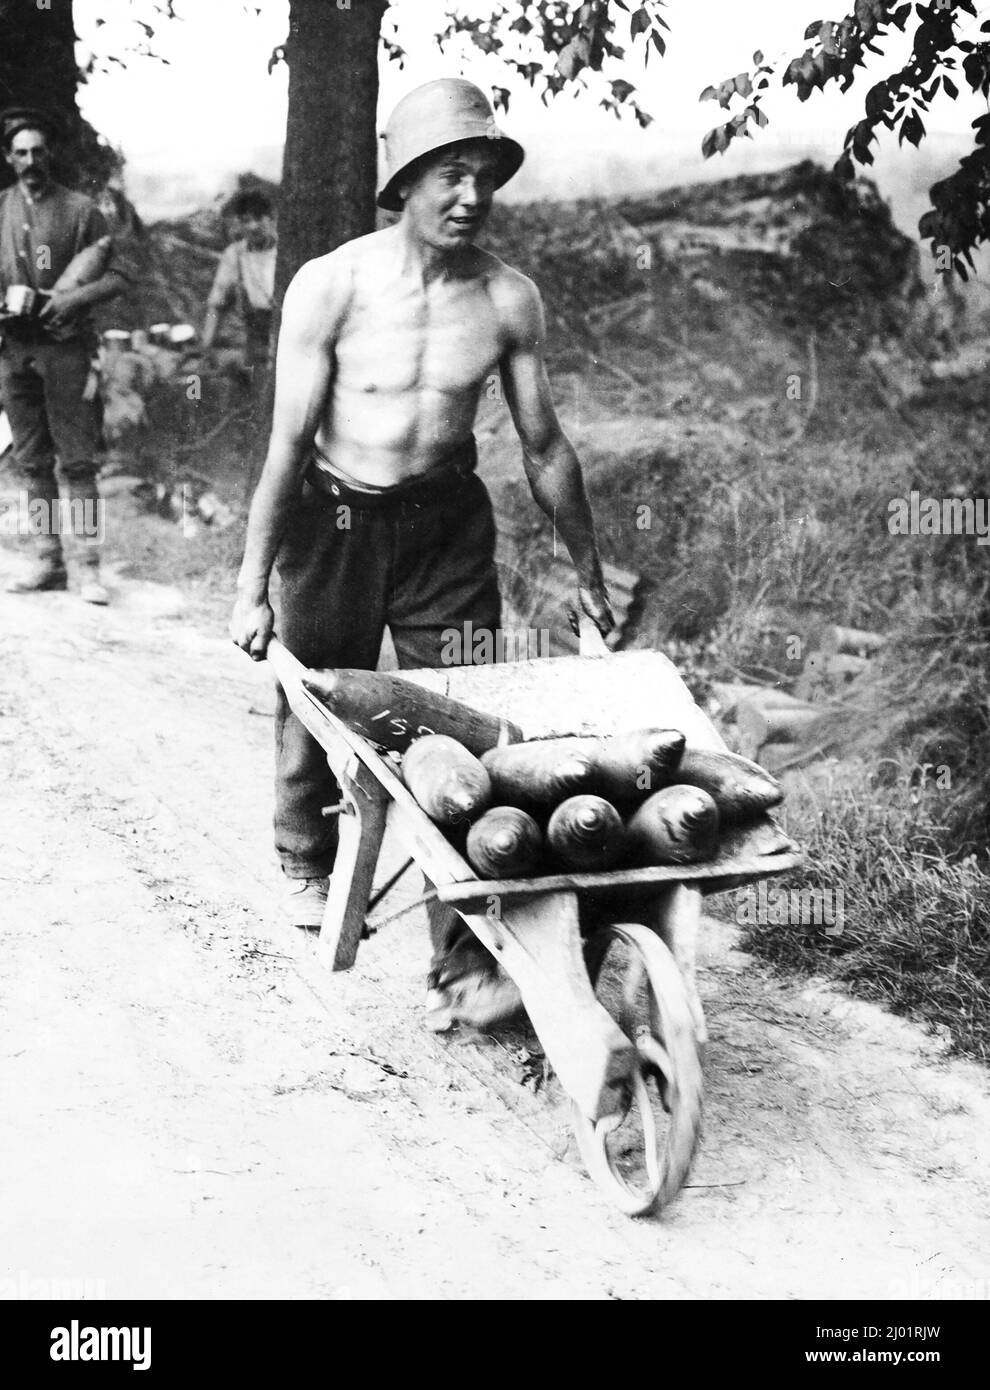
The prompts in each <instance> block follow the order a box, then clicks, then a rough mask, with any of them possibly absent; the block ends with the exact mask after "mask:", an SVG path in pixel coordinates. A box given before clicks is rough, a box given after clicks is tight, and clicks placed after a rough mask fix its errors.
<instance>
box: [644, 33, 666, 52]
mask: <svg viewBox="0 0 990 1390" xmlns="http://www.w3.org/2000/svg"><path fill="white" fill-rule="evenodd" d="M650 38H651V39H652V40H653V47H654V48H655V49H656V51H657V52H658V53H659V54H660V57H661V58H662V57H663V55H664V54H665V53H666V52H667V45H666V43H665V42H664V38H663V35H662V34H661V33H660V32H659V31H658V30H657V29H654V30H653V33H652V34H651V35H650ZM646 51H647V53H649V51H650V50H649V49H647V50H646Z"/></svg>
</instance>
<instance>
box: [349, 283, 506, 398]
mask: <svg viewBox="0 0 990 1390" xmlns="http://www.w3.org/2000/svg"><path fill="white" fill-rule="evenodd" d="M503 349H504V343H503V334H502V329H501V325H500V323H499V319H498V315H497V313H496V310H495V307H494V305H493V304H492V301H491V298H490V297H489V295H488V294H487V292H486V291H485V289H484V287H483V286H481V285H476V284H473V283H472V284H468V285H454V286H446V285H444V286H438V287H432V288H431V291H430V292H428V293H423V292H418V293H409V292H407V291H403V290H401V289H398V290H397V289H395V288H394V287H389V286H387V285H383V286H381V287H380V288H377V289H368V288H365V289H364V290H363V291H362V292H361V293H359V294H357V295H355V298H354V302H353V304H352V306H351V309H350V311H349V313H348V317H347V321H346V323H345V324H344V326H343V329H342V331H341V333H340V335H339V336H338V339H337V347H336V358H337V371H338V378H339V382H340V384H341V385H343V386H345V387H347V388H348V389H349V390H356V391H364V392H368V393H369V394H371V393H374V392H376V391H381V392H393V393H394V392H401V391H417V390H428V391H440V392H462V391H470V390H473V389H476V388H477V387H478V386H479V385H480V384H481V382H482V381H483V380H484V378H485V377H486V376H487V375H488V373H490V372H491V371H492V369H493V368H494V366H495V364H496V363H497V362H498V359H499V358H500V357H501V355H502V352H503Z"/></svg>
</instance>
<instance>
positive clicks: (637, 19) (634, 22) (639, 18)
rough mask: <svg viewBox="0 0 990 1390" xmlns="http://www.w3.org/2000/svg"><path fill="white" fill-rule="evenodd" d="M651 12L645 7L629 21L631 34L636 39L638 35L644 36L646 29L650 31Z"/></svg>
mask: <svg viewBox="0 0 990 1390" xmlns="http://www.w3.org/2000/svg"><path fill="white" fill-rule="evenodd" d="M652 22H653V21H652V20H651V19H650V12H649V10H648V9H646V8H645V6H644V7H642V8H640V9H638V10H637V11H636V13H635V14H634V15H633V17H632V19H631V20H630V21H629V34H630V36H631V37H632V38H635V37H636V35H637V34H642V33H643V31H644V30H645V29H649V28H650V25H651V24H652Z"/></svg>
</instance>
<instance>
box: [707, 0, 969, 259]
mask: <svg viewBox="0 0 990 1390" xmlns="http://www.w3.org/2000/svg"><path fill="white" fill-rule="evenodd" d="M912 12H913V13H914V15H915V17H916V19H917V24H916V26H915V29H914V33H913V38H912V51H911V56H910V58H909V59H908V61H907V63H906V64H905V65H904V66H903V67H902V68H899V69H897V70H895V71H892V72H890V73H889V74H888V76H887V77H885V78H883V79H881V80H880V81H878V82H875V83H874V84H873V85H872V86H871V87H870V89H869V90H868V91H867V93H866V96H865V100H864V115H863V117H862V119H861V120H859V121H857V122H856V124H855V125H853V126H851V127H850V128H849V130H848V131H847V132H846V135H845V138H844V141H843V150H842V154H841V155H840V156H839V159H838V160H837V162H836V165H835V173H836V174H837V175H838V176H839V177H840V178H842V179H844V180H847V181H848V180H851V179H853V178H854V177H855V172H856V171H855V165H856V164H861V165H869V164H872V163H873V159H874V156H873V150H872V148H871V146H872V145H874V144H875V143H876V142H877V140H878V133H879V130H880V127H881V126H882V127H884V128H885V129H887V130H890V131H896V133H897V138H898V142H899V143H900V144H903V143H904V142H905V141H907V142H908V143H909V144H912V145H914V146H916V147H917V146H918V145H920V143H921V141H922V140H923V139H924V137H925V135H926V133H927V130H926V126H925V121H924V116H925V115H927V113H928V110H929V107H930V104H931V102H932V100H933V99H934V98H935V96H936V95H937V94H938V92H939V91H940V90H941V91H943V92H944V93H945V94H946V95H947V96H948V97H949V98H950V99H952V100H955V99H956V98H957V97H958V96H959V93H960V89H959V85H957V80H956V79H958V77H959V74H960V72H961V75H962V81H963V83H964V85H965V86H967V87H968V88H969V89H970V91H971V92H972V93H974V94H976V95H980V96H982V97H983V98H984V100H986V99H987V98H988V97H990V43H988V42H987V40H985V39H981V40H972V39H969V38H965V37H963V35H962V33H961V31H960V25H959V20H960V17H961V16H969V17H970V18H971V19H975V18H977V12H976V6H975V4H974V3H973V0H929V3H927V4H911V3H902V0H856V3H855V6H854V8H853V11H852V13H851V14H847V15H846V16H845V17H844V18H843V19H840V20H815V22H814V23H813V24H810V25H808V27H807V29H806V30H805V33H804V37H805V39H806V40H809V39H810V40H811V41H812V42H811V45H810V46H809V47H807V48H806V49H805V50H804V52H803V53H801V54H799V55H798V56H797V57H794V58H792V59H791V60H790V62H789V63H788V64H787V67H786V69H785V70H784V72H783V75H782V77H781V86H784V87H787V86H794V87H796V88H797V94H798V99H799V100H800V101H807V100H808V98H809V97H810V96H811V94H812V93H813V92H815V91H823V90H824V89H825V88H826V87H827V86H828V84H829V83H838V84H839V87H840V90H841V91H842V92H847V91H848V90H849V88H850V87H851V86H852V85H853V83H854V81H855V80H856V76H857V73H858V70H859V69H861V68H865V67H866V62H867V60H866V55H867V54H868V53H869V54H876V55H881V54H883V52H884V47H883V44H884V40H885V39H887V38H888V37H889V35H890V33H891V30H892V29H897V30H899V31H901V32H902V33H903V32H905V31H906V30H907V25H908V22H909V20H910V18H911V15H912ZM988 32H990V22H987V23H984V24H981V26H980V33H984V34H985V33H988ZM753 63H754V70H753V71H751V72H743V73H740V74H738V76H736V77H733V78H727V79H726V80H725V81H724V82H721V83H719V85H718V86H715V87H706V88H705V90H704V91H703V92H702V93H701V97H700V99H701V100H702V101H706V100H717V101H718V102H719V105H720V106H722V107H723V108H724V109H726V110H729V109H730V107H731V103H732V102H733V101H734V100H735V99H737V98H739V99H742V100H744V101H746V102H747V103H748V104H747V105H746V106H745V107H744V109H743V110H741V111H737V112H736V113H735V114H733V116H731V117H730V119H729V120H727V121H725V122H723V124H721V125H719V126H717V127H715V129H713V130H710V131H709V132H708V134H707V135H706V136H705V138H704V140H703V141H702V147H701V148H702V154H703V155H704V157H705V158H706V159H708V158H710V157H711V156H712V155H713V154H715V153H719V154H721V153H724V152H725V150H727V149H728V147H729V145H730V144H731V142H732V141H733V140H734V139H736V138H737V137H739V136H741V135H745V136H749V135H751V133H752V132H751V130H750V128H749V127H750V122H752V123H753V124H755V125H757V126H761V127H762V126H766V125H767V124H768V122H767V117H766V115H765V113H764V112H763V111H762V109H761V107H760V101H761V97H762V96H763V94H764V93H765V91H766V89H767V88H768V87H769V85H770V81H771V78H773V77H775V76H776V75H777V73H776V68H775V66H774V65H773V64H770V63H765V62H764V60H763V54H762V53H760V52H756V53H755V54H754V55H753ZM973 126H974V129H975V130H976V132H977V134H976V141H975V148H974V150H973V151H972V152H971V153H970V154H968V155H967V156H966V157H965V158H964V159H963V160H962V161H960V167H959V169H958V171H957V172H956V173H955V174H953V175H952V176H951V177H950V178H948V179H945V180H943V181H942V182H941V183H937V184H935V185H934V186H933V188H932V189H931V193H930V196H931V199H932V207H931V208H930V209H929V211H928V212H926V213H925V215H924V217H923V218H922V219H921V223H920V225H919V231H920V233H921V235H922V236H923V237H925V238H929V239H931V241H932V253H933V255H935V256H936V257H938V258H939V262H940V269H946V270H948V269H949V267H950V266H951V268H952V269H953V270H955V271H956V272H957V273H958V274H959V275H960V276H961V277H962V278H963V279H966V278H967V274H966V269H965V265H966V264H968V265H969V266H970V268H972V266H973V260H972V251H973V249H974V247H975V246H977V245H978V244H979V243H980V242H983V241H987V240H990V206H988V200H990V117H987V116H982V117H980V118H979V119H978V120H976V121H974V122H973ZM946 251H947V252H948V256H947V257H946V256H945V252H946ZM964 263H965V264H964Z"/></svg>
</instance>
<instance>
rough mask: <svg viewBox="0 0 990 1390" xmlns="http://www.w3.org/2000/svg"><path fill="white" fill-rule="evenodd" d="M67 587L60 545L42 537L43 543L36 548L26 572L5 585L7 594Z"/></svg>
mask: <svg viewBox="0 0 990 1390" xmlns="http://www.w3.org/2000/svg"><path fill="white" fill-rule="evenodd" d="M67 587H68V577H67V575H66V572H65V560H64V559H63V558H62V547H61V546H60V545H59V543H58V541H57V540H52V539H51V538H50V537H47V536H46V537H43V543H42V544H39V545H38V546H37V548H36V552H35V558H34V561H33V562H32V565H31V568H30V569H29V570H28V572H27V573H26V574H23V575H20V576H19V577H18V578H16V579H11V580H10V581H9V582H8V583H7V586H6V589H7V593H8V594H38V593H43V592H45V591H46V590H51V589H65V588H67Z"/></svg>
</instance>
